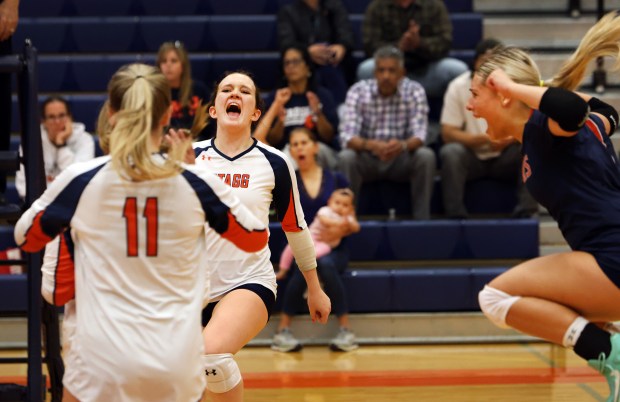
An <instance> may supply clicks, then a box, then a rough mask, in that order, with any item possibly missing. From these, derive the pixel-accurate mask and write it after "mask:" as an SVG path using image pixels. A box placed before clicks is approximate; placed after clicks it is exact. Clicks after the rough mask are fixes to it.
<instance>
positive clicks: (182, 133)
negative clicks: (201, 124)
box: [162, 128, 196, 164]
mask: <svg viewBox="0 0 620 402" xmlns="http://www.w3.org/2000/svg"><path fill="white" fill-rule="evenodd" d="M162 145H163V146H162V148H163V150H165V151H166V152H167V153H168V154H170V155H175V156H176V158H175V159H178V160H182V161H183V162H185V163H188V164H194V163H196V156H195V154H194V150H193V149H192V146H191V145H192V134H191V132H190V131H189V130H186V129H179V130H175V129H173V128H171V129H169V130H168V133H166V135H164V138H163V140H162Z"/></svg>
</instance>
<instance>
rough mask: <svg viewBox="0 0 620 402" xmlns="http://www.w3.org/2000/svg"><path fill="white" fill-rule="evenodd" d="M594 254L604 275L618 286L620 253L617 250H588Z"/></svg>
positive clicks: (619, 284) (619, 283)
mask: <svg viewBox="0 0 620 402" xmlns="http://www.w3.org/2000/svg"><path fill="white" fill-rule="evenodd" d="M588 252H589V253H590V254H592V255H593V256H594V259H596V262H598V265H599V267H601V269H602V270H603V272H604V273H605V275H607V277H608V278H609V279H610V280H611V281H612V282H613V283H614V284H615V285H616V286H617V287H618V288H620V253H618V252H617V251H614V252H612V251H610V252H604V251H595V252H592V251H588Z"/></svg>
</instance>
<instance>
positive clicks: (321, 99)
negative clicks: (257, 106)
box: [254, 47, 338, 169]
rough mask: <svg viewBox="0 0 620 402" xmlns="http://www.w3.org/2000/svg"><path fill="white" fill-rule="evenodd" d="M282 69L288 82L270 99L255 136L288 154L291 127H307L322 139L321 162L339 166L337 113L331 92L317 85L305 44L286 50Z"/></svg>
mask: <svg viewBox="0 0 620 402" xmlns="http://www.w3.org/2000/svg"><path fill="white" fill-rule="evenodd" d="M282 69H283V71H284V78H285V80H286V86H285V87H284V88H281V89H279V90H277V91H276V93H275V94H274V95H273V96H271V97H269V98H268V99H267V104H269V109H268V110H267V113H265V115H264V116H263V117H262V118H261V120H260V122H259V125H258V127H257V128H256V130H255V132H254V137H255V138H256V139H257V140H259V141H262V142H265V143H268V144H270V145H272V146H274V147H276V148H278V149H280V150H283V151H284V153H286V154H288V146H289V135H290V133H291V130H293V129H294V128H296V127H306V128H308V129H309V130H312V132H313V133H314V134H315V135H316V137H317V138H318V139H319V141H320V143H319V144H320V145H319V161H320V163H321V165H322V166H324V167H326V168H332V169H334V168H336V166H337V163H338V154H337V152H336V150H335V148H336V147H338V142H337V139H336V138H337V135H336V129H337V128H338V113H337V111H336V104H335V103H334V100H333V98H332V96H331V94H330V92H329V91H328V90H327V89H325V88H323V87H321V86H317V85H316V81H315V80H314V79H313V77H312V68H311V62H310V59H309V57H308V53H307V52H306V51H305V50H304V49H302V48H295V47H293V48H290V49H287V50H286V51H285V52H284V53H283V55H282ZM289 156H290V154H289Z"/></svg>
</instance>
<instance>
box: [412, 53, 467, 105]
mask: <svg viewBox="0 0 620 402" xmlns="http://www.w3.org/2000/svg"><path fill="white" fill-rule="evenodd" d="M467 70H468V67H467V64H465V63H464V62H463V61H461V60H459V59H454V58H452V57H444V58H443V59H439V60H437V61H433V62H431V63H429V64H428V65H427V66H425V67H424V68H421V69H413V70H411V71H410V70H409V69H408V70H407V75H408V76H409V78H411V79H413V80H415V81H418V82H419V83H420V84H421V85H422V86H423V87H424V90H425V91H426V96H427V97H429V98H443V94H444V92H445V91H446V88H447V87H448V84H449V83H450V81H452V80H453V79H454V78H456V77H457V76H459V75H461V74H463V73H464V72H465V71H467Z"/></svg>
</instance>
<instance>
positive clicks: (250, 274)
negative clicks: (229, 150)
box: [193, 140, 307, 302]
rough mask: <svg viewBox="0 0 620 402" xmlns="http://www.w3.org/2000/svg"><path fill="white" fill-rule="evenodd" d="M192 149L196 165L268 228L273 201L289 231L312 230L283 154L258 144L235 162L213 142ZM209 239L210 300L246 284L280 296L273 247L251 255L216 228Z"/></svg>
mask: <svg viewBox="0 0 620 402" xmlns="http://www.w3.org/2000/svg"><path fill="white" fill-rule="evenodd" d="M193 146H194V151H195V154H196V164H197V165H204V166H206V167H208V169H209V170H210V171H212V172H213V173H215V174H216V175H217V176H219V177H220V178H221V179H222V180H223V181H224V183H226V184H228V185H229V186H231V187H232V191H233V194H234V195H235V196H237V197H238V198H239V199H240V200H241V203H242V204H243V205H245V206H246V207H248V209H249V210H250V211H251V212H252V213H254V215H255V216H256V217H257V218H258V219H260V220H261V221H263V223H264V224H265V225H268V224H269V208H270V206H271V205H272V202H273V206H274V207H275V210H276V213H277V218H278V220H279V221H280V223H281V224H282V229H283V230H284V231H285V232H299V231H301V230H307V226H306V222H305V220H304V214H303V210H302V208H301V204H300V202H299V191H298V189H297V179H296V177H295V170H294V169H293V166H292V164H291V162H290V160H289V159H288V158H287V157H286V156H284V154H283V153H282V152H280V151H278V150H277V149H275V148H273V147H270V146H268V145H265V144H263V143H262V142H259V141H256V140H254V144H253V145H252V146H251V147H250V148H249V149H248V150H246V151H244V152H242V153H241V154H239V155H237V156H235V157H233V158H230V157H228V156H226V155H225V154H223V153H222V152H220V151H219V150H218V149H217V147H216V146H215V145H214V144H213V140H206V141H200V142H196V143H194V145H193ZM206 235H207V254H208V258H209V271H210V275H209V278H210V292H211V293H210V298H209V299H210V300H209V301H210V302H213V301H217V300H219V299H221V298H222V297H223V296H224V295H225V294H226V293H228V292H230V291H231V290H233V289H235V288H236V287H238V286H240V285H243V284H247V283H257V284H260V285H262V286H265V287H267V288H268V289H271V290H272V291H273V293H274V296H275V294H276V289H277V285H276V277H275V273H274V269H273V265H272V264H271V261H270V257H271V251H270V250H269V247H265V248H264V249H263V250H261V251H259V252H258V253H246V252H244V251H242V250H239V249H237V248H235V247H231V245H230V244H229V243H227V242H224V241H222V239H221V238H219V236H216V235H215V233H213V231H211V230H208V229H207V234H206Z"/></svg>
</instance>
